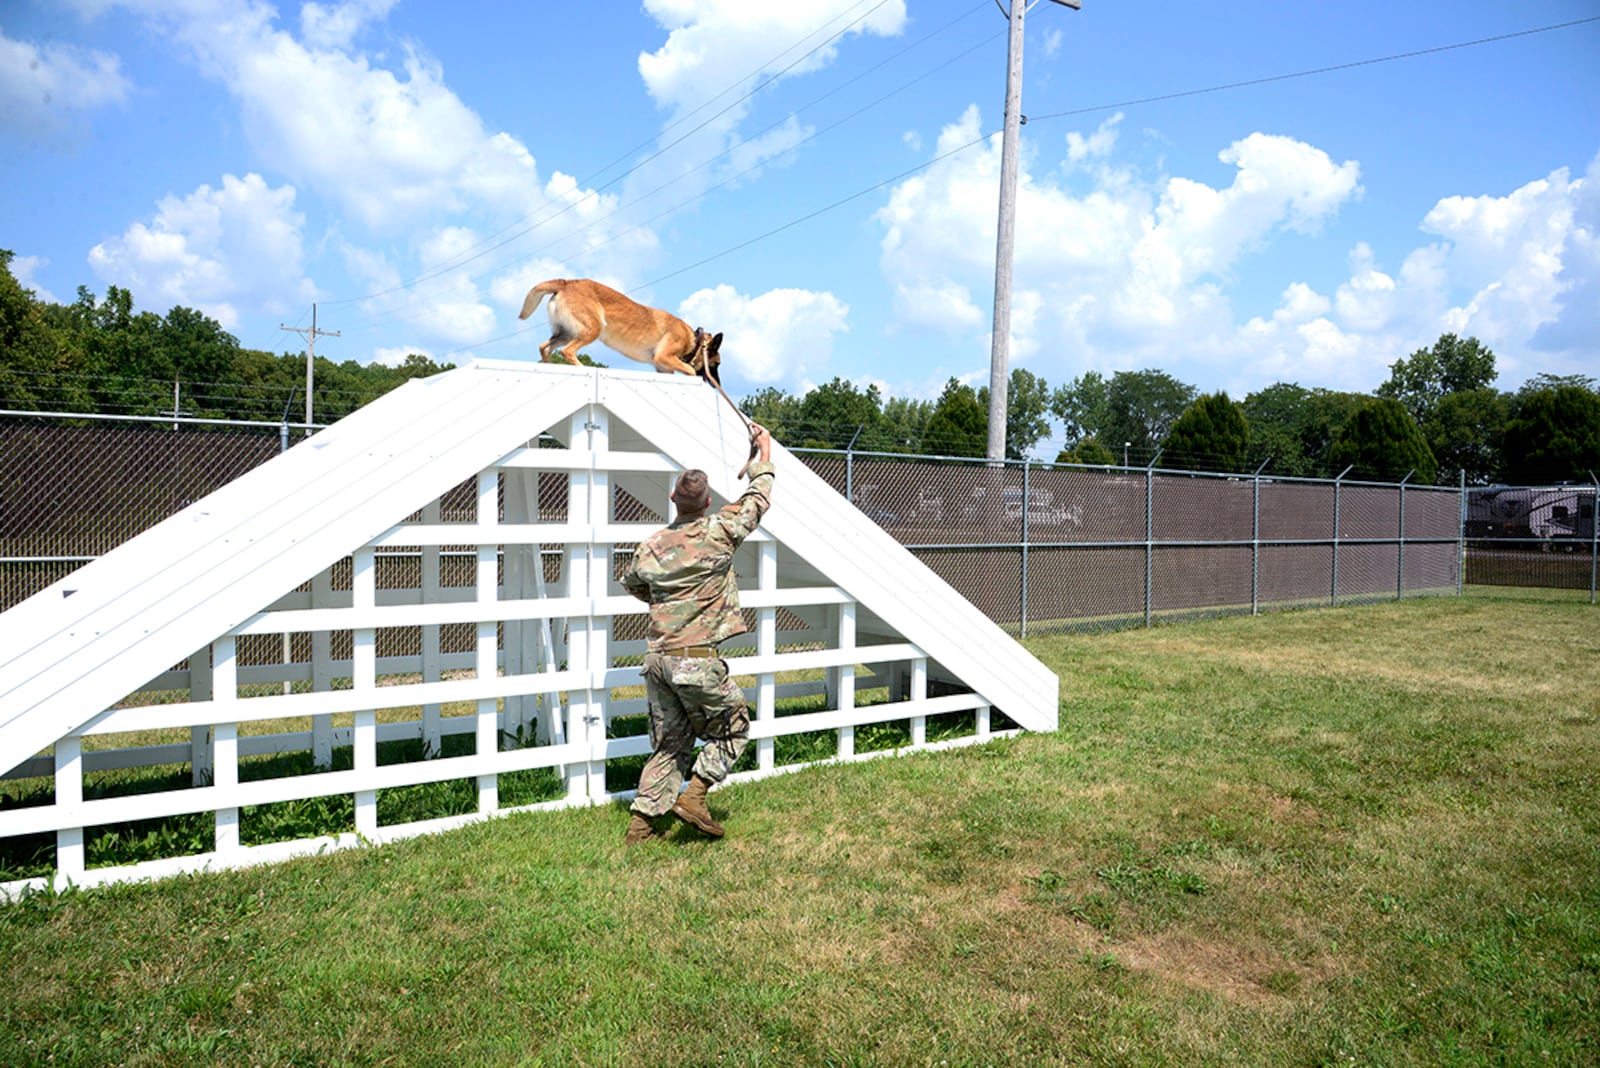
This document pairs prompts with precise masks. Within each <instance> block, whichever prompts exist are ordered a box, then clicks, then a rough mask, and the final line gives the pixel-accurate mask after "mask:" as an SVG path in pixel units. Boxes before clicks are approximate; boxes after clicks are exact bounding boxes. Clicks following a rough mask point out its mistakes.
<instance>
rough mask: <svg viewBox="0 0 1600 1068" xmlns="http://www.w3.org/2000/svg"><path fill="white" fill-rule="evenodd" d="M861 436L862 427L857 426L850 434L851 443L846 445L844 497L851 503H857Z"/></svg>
mask: <svg viewBox="0 0 1600 1068" xmlns="http://www.w3.org/2000/svg"><path fill="white" fill-rule="evenodd" d="M860 436H861V427H859V426H858V427H856V432H855V433H854V434H851V435H850V444H848V445H846V446H845V447H844V499H845V500H847V501H849V502H850V503H851V504H855V503H856V453H855V449H856V439H857V438H859V437H860Z"/></svg>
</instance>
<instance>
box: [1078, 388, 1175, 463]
mask: <svg viewBox="0 0 1600 1068" xmlns="http://www.w3.org/2000/svg"><path fill="white" fill-rule="evenodd" d="M1194 397H1195V389H1194V387H1193V386H1190V385H1186V384H1184V383H1182V382H1180V381H1178V380H1177V379H1176V378H1173V377H1172V376H1171V375H1169V374H1167V373H1166V372H1165V371H1118V372H1117V373H1116V374H1114V375H1112V376H1111V384H1110V385H1109V386H1108V387H1107V389H1106V410H1105V421H1104V423H1103V424H1102V425H1101V426H1100V428H1099V431H1098V433H1099V437H1100V440H1101V441H1103V442H1105V443H1106V444H1107V445H1108V446H1110V447H1111V448H1112V449H1115V448H1116V447H1117V443H1118V442H1127V443H1128V444H1129V448H1131V449H1132V451H1133V455H1134V456H1144V457H1149V456H1151V455H1153V454H1154V453H1155V449H1156V446H1157V445H1158V444H1160V443H1161V442H1162V441H1163V440H1164V439H1165V438H1166V436H1167V434H1168V433H1169V432H1170V431H1171V429H1172V424H1173V423H1175V422H1177V420H1178V417H1179V416H1180V415H1182V414H1183V412H1184V409H1185V408H1187V407H1189V404H1190V402H1192V401H1193V400H1194Z"/></svg>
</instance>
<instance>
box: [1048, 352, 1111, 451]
mask: <svg viewBox="0 0 1600 1068" xmlns="http://www.w3.org/2000/svg"><path fill="white" fill-rule="evenodd" d="M1109 389H1110V384H1109V383H1108V382H1107V381H1106V379H1105V376H1104V375H1102V374H1101V373H1100V372H1099V371H1085V372H1084V373H1083V374H1082V375H1080V376H1078V377H1077V378H1074V379H1073V380H1072V381H1071V382H1069V383H1068V384H1067V385H1064V386H1062V387H1060V388H1059V389H1057V390H1055V391H1054V392H1053V393H1051V394H1050V410H1051V411H1052V412H1054V413H1055V416H1056V418H1057V419H1059V420H1061V429H1062V433H1063V437H1064V440H1065V441H1066V446H1067V448H1069V449H1070V448H1071V447H1072V446H1074V445H1076V444H1077V443H1078V442H1080V441H1082V440H1083V439H1085V438H1090V437H1094V436H1095V435H1096V434H1098V433H1099V432H1100V427H1101V426H1102V425H1103V424H1104V423H1105V415H1106V396H1107V391H1108V390H1109Z"/></svg>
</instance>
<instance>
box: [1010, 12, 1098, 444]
mask: <svg viewBox="0 0 1600 1068" xmlns="http://www.w3.org/2000/svg"><path fill="white" fill-rule="evenodd" d="M1038 2H1039V0H1034V3H1038ZM1053 2H1054V3H1057V4H1060V5H1061V6H1062V7H1070V8H1072V9H1073V10H1074V11H1077V10H1079V9H1081V7H1082V6H1083V5H1082V3H1081V0H1053ZM1027 12H1028V2H1027V0H1011V10H1010V11H1009V12H1008V13H1007V14H1006V18H1007V19H1008V20H1009V21H1010V23H1011V34H1010V38H1009V41H1008V44H1007V46H1006V56H1007V63H1006V115H1005V130H1004V132H1003V133H1002V135H1001V138H1000V225H999V231H1000V232H999V236H998V237H997V238H996V241H995V253H994V339H993V341H991V342H990V348H989V459H991V460H1004V459H1005V458H1006V402H1007V399H1008V398H1007V397H1006V391H1007V387H1008V386H1009V384H1010V367H1009V364H1010V362H1011V257H1012V247H1013V245H1014V243H1015V238H1016V232H1017V205H1016V200H1017V141H1018V138H1019V136H1020V133H1021V127H1022V124H1023V123H1024V122H1026V121H1028V120H1027V119H1026V118H1025V117H1024V116H1023V114H1022V20H1023V16H1024V15H1026V14H1027Z"/></svg>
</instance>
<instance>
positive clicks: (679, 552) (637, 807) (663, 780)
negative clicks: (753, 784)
mask: <svg viewBox="0 0 1600 1068" xmlns="http://www.w3.org/2000/svg"><path fill="white" fill-rule="evenodd" d="M750 432H751V435H752V442H753V444H754V445H755V446H756V448H757V449H758V450H759V453H760V458H759V459H758V460H757V462H755V463H753V464H751V465H750V469H749V474H750V483H749V485H748V486H746V487H745V491H744V493H743V494H741V495H740V497H739V499H738V501H736V502H735V503H733V504H730V505H728V506H727V507H725V508H723V509H722V510H721V511H720V512H718V513H716V514H715V515H707V514H706V511H707V509H709V508H710V507H711V488H710V486H709V484H708V482H707V480H706V473H705V472H704V471H700V470H690V471H685V472H684V473H683V474H681V475H679V476H678V481H677V484H676V485H675V486H674V487H673V490H672V502H673V504H674V505H676V506H677V512H678V514H677V518H676V519H674V520H673V521H672V523H671V524H670V525H669V526H666V527H663V528H662V529H661V530H658V531H656V533H654V534H652V535H651V536H650V537H649V538H648V539H646V540H645V541H643V542H641V543H640V545H639V548H638V549H637V550H635V552H634V554H633V566H631V567H630V568H629V569H628V572H627V573H626V574H625V575H623V576H622V586H623V588H624V589H626V590H627V591H628V592H629V593H630V594H632V595H633V596H635V597H637V598H639V600H641V601H645V602H647V603H648V604H649V605H650V641H649V646H648V650H647V651H646V653H645V658H644V672H643V674H644V679H645V692H646V694H647V696H648V698H649V702H650V746H651V749H652V750H653V752H652V753H651V754H650V760H649V762H648V763H647V764H645V766H644V772H643V773H642V774H641V775H640V777H639V794H638V796H637V797H635V798H634V800H633V818H632V820H631V821H630V822H629V824H628V833H627V836H626V838H625V841H627V842H629V843H630V844H631V843H634V842H644V841H648V840H649V839H651V838H658V837H661V836H662V835H663V834H664V833H665V832H663V831H661V830H658V829H657V828H656V826H655V824H654V823H653V822H652V821H653V820H654V819H656V818H657V817H659V816H664V815H666V814H667V813H668V812H671V813H672V814H673V815H675V816H677V817H678V818H679V819H682V820H684V821H686V822H688V823H692V824H694V826H696V827H698V828H699V829H700V830H701V831H703V832H705V833H706V834H709V835H711V836H712V837H713V838H721V837H722V833H723V827H722V824H720V823H718V822H717V821H716V820H714V819H712V818H711V810H710V809H708V808H707V807H706V792H707V791H708V790H709V789H710V788H711V787H712V786H714V785H715V784H717V783H719V782H721V781H722V780H723V779H725V778H727V777H728V772H729V771H730V770H731V769H732V768H733V765H734V764H735V763H736V762H737V761H738V759H739V754H740V753H742V752H744V747H745V746H746V745H747V744H749V741H750V716H749V713H748V711H747V710H746V707H745V701H744V692H743V691H742V690H740V689H739V687H738V685H737V684H735V683H734V681H733V679H731V678H729V676H728V664H727V661H725V660H723V659H722V658H721V657H720V656H718V655H717V643H718V642H721V641H722V640H723V639H725V638H731V637H732V636H733V635H735V634H742V633H743V632H744V631H745V630H747V629H748V628H747V627H746V626H745V624H744V617H743V616H742V615H741V614H740V612H739V584H738V583H737V582H736V581H735V579H734V576H733V554H734V551H735V550H737V549H738V548H739V545H740V543H742V542H743V541H744V539H745V538H747V537H749V535H750V532H751V531H753V530H755V529H756V526H757V525H758V524H759V523H760V522H761V517H762V515H763V514H765V512H766V510H767V509H768V508H769V507H770V506H771V504H772V435H771V434H770V433H769V432H768V431H767V429H766V428H765V427H763V426H760V425H759V424H751V427H750ZM696 738H704V739H706V745H705V748H703V749H702V750H701V751H700V755H699V757H698V758H696V757H695V754H694V741H695V739H696ZM691 765H692V767H693V769H694V770H693V775H692V776H691V777H690V779H689V786H688V788H687V789H686V790H684V791H683V795H682V796H681V797H680V796H679V794H678V788H679V787H680V786H681V785H682V784H683V777H684V775H686V774H688V773H689V771H690V768H691Z"/></svg>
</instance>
